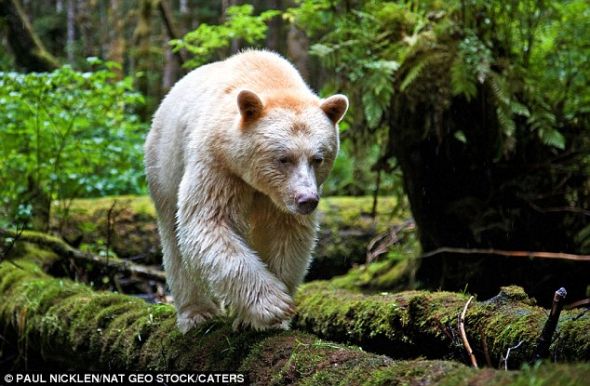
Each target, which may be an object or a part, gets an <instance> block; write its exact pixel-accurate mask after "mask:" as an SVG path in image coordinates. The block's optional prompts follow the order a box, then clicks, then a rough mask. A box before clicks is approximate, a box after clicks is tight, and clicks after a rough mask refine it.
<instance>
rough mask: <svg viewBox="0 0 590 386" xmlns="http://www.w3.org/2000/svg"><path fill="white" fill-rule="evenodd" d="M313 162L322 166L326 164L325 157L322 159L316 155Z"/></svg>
mask: <svg viewBox="0 0 590 386" xmlns="http://www.w3.org/2000/svg"><path fill="white" fill-rule="evenodd" d="M312 162H313V163H314V164H315V165H321V164H322V163H323V162H324V157H322V156H321V155H316V156H315V157H313V159H312Z"/></svg>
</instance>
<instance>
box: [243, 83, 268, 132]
mask: <svg viewBox="0 0 590 386" xmlns="http://www.w3.org/2000/svg"><path fill="white" fill-rule="evenodd" d="M238 107H239V108H240V115H241V116H242V121H243V122H244V123H246V124H247V123H250V122H253V121H255V120H257V119H258V118H259V117H260V115H262V108H263V107H264V106H263V105H262V101H261V100H260V98H259V97H258V95H256V93H254V92H252V91H250V90H242V91H240V93H239V94H238Z"/></svg>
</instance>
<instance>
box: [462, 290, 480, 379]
mask: <svg viewBox="0 0 590 386" xmlns="http://www.w3.org/2000/svg"><path fill="white" fill-rule="evenodd" d="M472 300H473V296H472V297H470V298H469V300H467V303H465V307H463V312H461V316H459V332H460V333H461V339H462V340H463V346H465V351H467V355H468V356H469V359H470V360H471V365H472V366H473V367H475V368H476V369H477V368H478V366H477V359H475V355H474V354H473V350H472V349H471V345H470V344H469V341H468V340H467V334H466V333H465V314H466V313H467V307H469V303H471V301H472Z"/></svg>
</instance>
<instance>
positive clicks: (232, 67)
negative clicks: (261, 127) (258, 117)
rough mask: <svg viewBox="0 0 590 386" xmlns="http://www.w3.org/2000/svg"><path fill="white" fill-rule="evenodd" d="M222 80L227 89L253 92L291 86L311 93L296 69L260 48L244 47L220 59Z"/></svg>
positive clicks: (277, 56)
mask: <svg viewBox="0 0 590 386" xmlns="http://www.w3.org/2000/svg"><path fill="white" fill-rule="evenodd" d="M221 64H223V67H220V69H221V70H222V71H226V73H225V82H227V84H228V87H229V88H230V89H226V90H225V91H226V92H228V91H233V90H232V89H248V90H251V91H254V92H256V93H261V94H264V93H267V92H269V91H270V90H280V89H291V90H299V91H301V92H305V93H311V91H310V90H309V88H308V87H307V84H305V82H304V81H303V79H302V78H301V76H300V75H299V72H298V71H297V70H296V69H295V68H294V67H293V66H292V65H291V63H289V62H288V61H287V60H286V59H284V58H283V57H281V56H280V55H278V54H276V53H274V52H270V51H263V50H246V51H243V52H241V53H239V54H236V55H234V56H231V57H229V58H228V59H226V60H225V61H224V62H221Z"/></svg>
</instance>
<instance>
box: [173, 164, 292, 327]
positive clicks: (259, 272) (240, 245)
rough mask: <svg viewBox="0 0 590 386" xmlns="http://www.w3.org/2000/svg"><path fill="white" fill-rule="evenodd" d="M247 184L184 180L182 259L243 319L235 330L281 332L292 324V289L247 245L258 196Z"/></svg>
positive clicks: (180, 220)
mask: <svg viewBox="0 0 590 386" xmlns="http://www.w3.org/2000/svg"><path fill="white" fill-rule="evenodd" d="M241 184H242V182H241V181H236V180H234V179H232V178H231V177H223V176H218V177H217V178H208V179H206V180H203V179H200V178H198V176H195V175H192V176H191V175H188V176H185V177H184V178H183V181H182V183H181V188H180V191H179V210H178V227H177V233H178V241H179V246H180V249H181V254H182V258H183V260H184V262H185V264H189V265H190V266H191V267H194V268H195V269H196V270H198V272H200V274H201V277H202V278H203V279H204V280H205V281H206V282H207V283H208V284H209V285H210V287H211V289H212V290H213V292H214V293H215V294H216V295H217V296H218V297H220V298H221V299H222V300H223V301H224V303H226V304H228V305H229V306H230V307H231V308H232V309H233V310H234V311H235V312H236V314H237V319H236V322H235V323H234V327H237V326H240V325H244V326H250V327H252V328H254V329H257V330H264V329H268V328H273V327H276V326H277V325H280V324H281V323H282V322H283V321H285V320H288V319H290V318H291V316H292V315H293V312H294V306H293V300H292V298H291V296H290V295H289V294H288V289H287V287H286V286H285V284H284V283H282V282H281V281H280V280H279V279H278V278H277V277H276V276H275V275H273V274H272V273H271V272H270V271H269V270H268V269H267V267H266V265H265V264H264V263H263V262H262V261H261V260H260V258H259V257H258V256H257V255H256V254H255V253H254V252H253V251H252V249H251V248H250V247H249V246H248V245H247V243H246V241H245V239H244V237H243V235H244V233H245V231H246V229H247V225H246V218H247V216H248V213H249V206H248V205H249V202H250V201H251V196H252V193H251V192H250V191H249V190H248V189H246V188H243V187H242V188H240V185H241Z"/></svg>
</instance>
